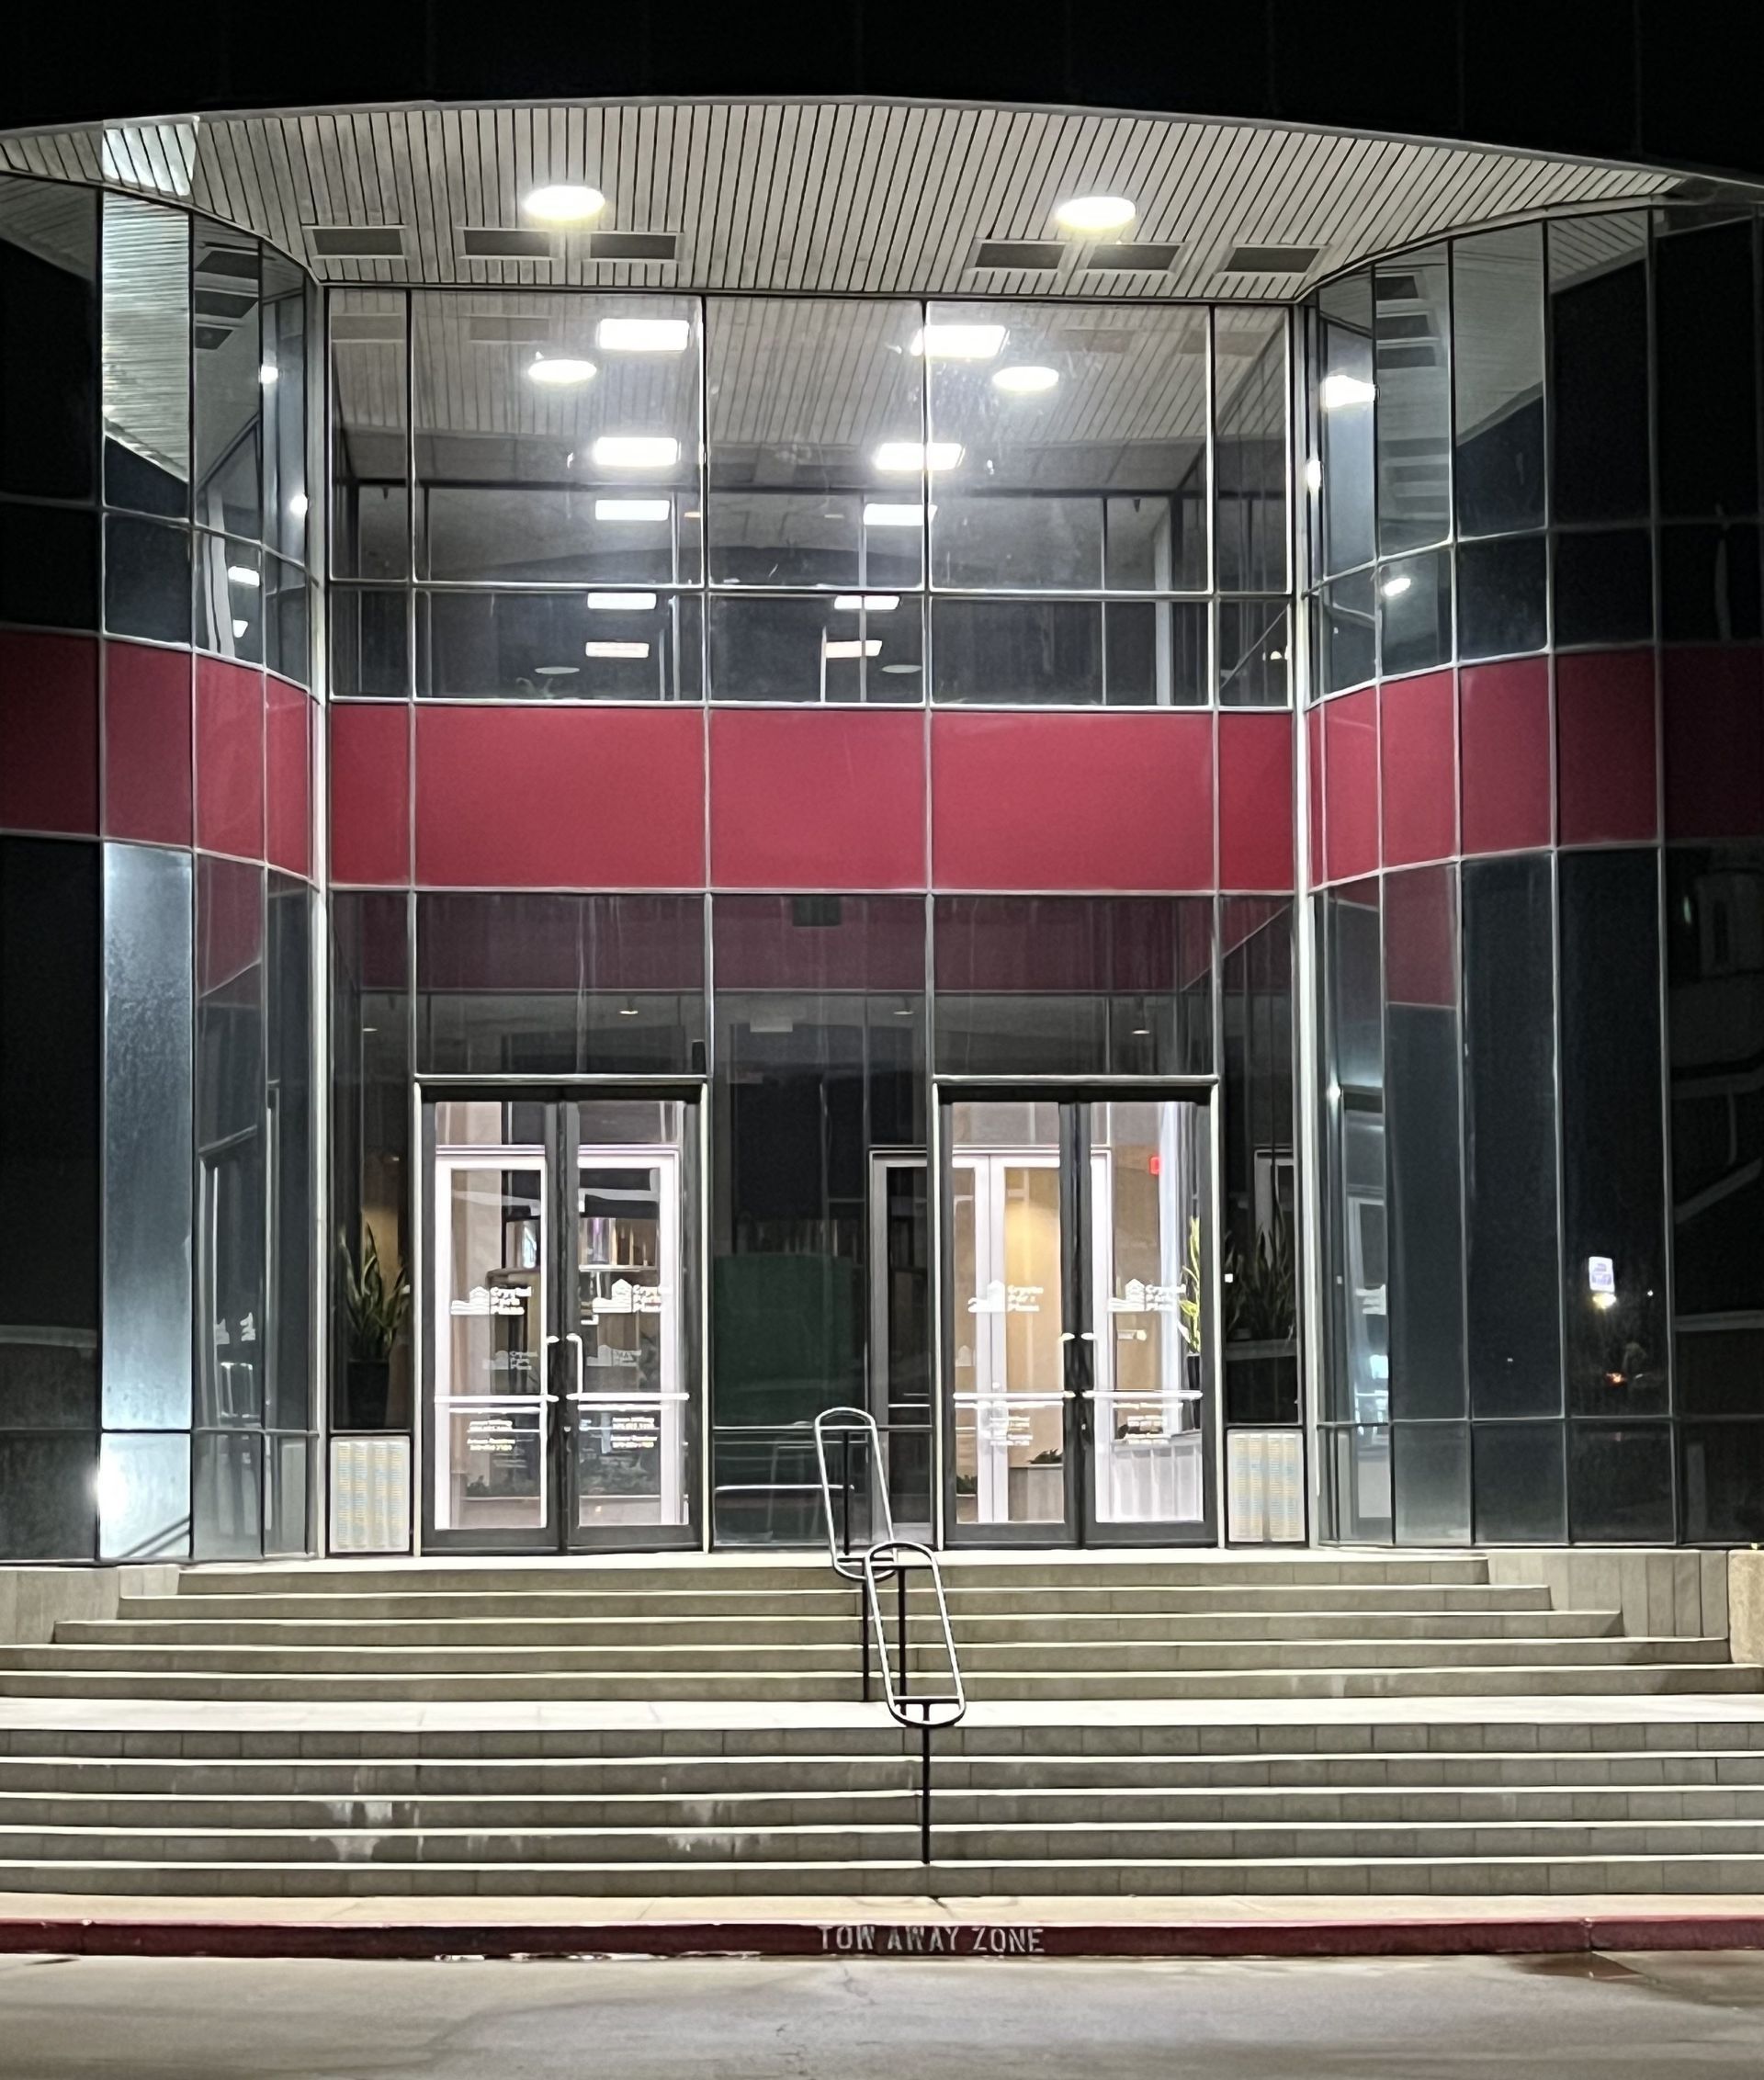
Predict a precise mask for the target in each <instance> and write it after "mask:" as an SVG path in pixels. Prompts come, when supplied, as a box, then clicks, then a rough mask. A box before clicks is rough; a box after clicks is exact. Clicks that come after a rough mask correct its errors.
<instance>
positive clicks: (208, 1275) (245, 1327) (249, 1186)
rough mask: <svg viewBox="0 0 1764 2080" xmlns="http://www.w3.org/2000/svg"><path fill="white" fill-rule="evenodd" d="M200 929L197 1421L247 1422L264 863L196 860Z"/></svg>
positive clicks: (260, 1119) (258, 1211)
mask: <svg viewBox="0 0 1764 2080" xmlns="http://www.w3.org/2000/svg"><path fill="white" fill-rule="evenodd" d="M196 930H197V957H196V987H197V1000H196V1129H197V1154H198V1160H197V1179H198V1193H197V1271H198V1279H197V1306H198V1333H197V1351H198V1382H197V1410H198V1413H197V1419H198V1422H199V1423H203V1424H217V1425H255V1424H257V1423H259V1422H261V1421H262V1418H263V1376H264V1350H265V1321H264V1301H265V1284H264V1282H265V1232H264V1216H265V1182H266V1179H265V1154H264V1118H265V1097H264V876H263V870H262V869H261V868H260V867H255V866H249V865H244V864H243V862H240V861H236V860H223V859H216V858H212V857H209V856H208V855H206V854H205V855H204V856H202V857H201V858H200V859H198V863H197V883H196ZM201 1498H202V1497H201V1461H200V1458H199V1456H198V1506H199V1504H200V1502H201Z"/></svg>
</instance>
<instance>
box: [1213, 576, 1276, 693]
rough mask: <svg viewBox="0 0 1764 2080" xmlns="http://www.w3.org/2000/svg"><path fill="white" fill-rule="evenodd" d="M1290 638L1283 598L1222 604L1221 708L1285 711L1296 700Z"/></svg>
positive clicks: (1225, 600) (1220, 623)
mask: <svg viewBox="0 0 1764 2080" xmlns="http://www.w3.org/2000/svg"><path fill="white" fill-rule="evenodd" d="M1292 654H1293V651H1292V634H1291V629H1290V623H1289V610H1288V608H1287V605H1286V602H1285V601H1284V600H1272V599H1240V600H1239V599H1224V600H1221V601H1220V602H1219V706H1220V707H1287V706H1288V705H1289V704H1290V703H1291V700H1292V697H1293V696H1292Z"/></svg>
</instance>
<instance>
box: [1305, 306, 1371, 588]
mask: <svg viewBox="0 0 1764 2080" xmlns="http://www.w3.org/2000/svg"><path fill="white" fill-rule="evenodd" d="M1323 303H1324V315H1323V318H1322V320H1321V322H1320V326H1319V330H1320V333H1321V339H1320V342H1319V345H1320V350H1321V356H1322V364H1323V374H1322V378H1321V380H1320V381H1319V382H1318V384H1317V398H1316V409H1317V447H1318V461H1319V463H1320V465H1321V468H1322V472H1323V481H1322V492H1321V512H1322V526H1323V568H1324V570H1325V571H1351V570H1352V569H1353V568H1354V567H1355V565H1357V564H1361V563H1370V562H1371V561H1372V558H1373V548H1374V528H1373V510H1374V508H1373V401H1374V398H1375V397H1376V395H1377V385H1376V382H1375V380H1374V374H1373V343H1372V277H1371V275H1370V273H1365V274H1361V275H1353V276H1350V277H1348V278H1347V279H1346V280H1344V281H1340V282H1336V283H1334V284H1332V285H1331V287H1330V289H1329V293H1328V295H1327V297H1326V298H1325V299H1324V300H1323Z"/></svg>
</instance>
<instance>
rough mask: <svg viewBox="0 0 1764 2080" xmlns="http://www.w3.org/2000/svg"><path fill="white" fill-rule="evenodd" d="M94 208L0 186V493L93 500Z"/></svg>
mask: <svg viewBox="0 0 1764 2080" xmlns="http://www.w3.org/2000/svg"><path fill="white" fill-rule="evenodd" d="M97 199H98V198H97V197H96V194H94V193H93V192H92V191H91V190H90V189H89V188H78V187H56V186H54V185H52V184H51V183H49V182H45V181H5V182H0V492H24V493H25V494H27V495H28V496H30V497H35V498H91V497H92V496H93V495H94V494H95V492H96V465H97V447H98V439H97V434H98V429H97V413H96V404H97V394H98V380H97V378H98V296H97V242H98V210H97ZM83 625H84V626H85V627H90V626H91V624H90V623H89V622H87V623H85V624H83Z"/></svg>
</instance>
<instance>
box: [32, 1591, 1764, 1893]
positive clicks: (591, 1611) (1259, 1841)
mask: <svg viewBox="0 0 1764 2080" xmlns="http://www.w3.org/2000/svg"><path fill="white" fill-rule="evenodd" d="M946 1578H947V1582H948V1585H949V1591H950V1601H951V1606H952V1611H953V1615H954V1620H955V1624H956V1632H957V1635H958V1639H959V1642H960V1645H961V1652H962V1658H963V1664H964V1668H965V1671H966V1674H967V1681H968V1687H969V1690H970V1693H971V1694H972V1695H973V1696H974V1697H975V1698H976V1699H977V1700H978V1701H979V1702H978V1703H977V1706H976V1709H975V1712H974V1713H973V1714H972V1715H971V1716H970V1718H969V1720H968V1721H967V1723H966V1724H964V1725H962V1726H961V1727H959V1728H957V1729H956V1730H955V1731H954V1732H953V1733H949V1734H944V1735H940V1736H939V1741H938V1747H937V1774H936V1782H937V1792H936V1798H935V1803H934V1826H935V1835H934V1844H933V1848H934V1856H935V1861H934V1862H933V1865H932V1866H931V1867H930V1868H929V1869H927V1868H926V1867H925V1866H923V1865H922V1863H920V1861H919V1860H918V1846H919V1838H918V1807H917V1757H916V1750H915V1748H914V1747H913V1744H912V1743H911V1741H910V1738H909V1736H905V1735H902V1734H901V1733H900V1732H899V1730H898V1729H897V1728H896V1727H894V1726H893V1725H892V1724H890V1723H889V1722H888V1720H887V1719H886V1717H885V1716H884V1715H883V1713H882V1710H881V1707H880V1706H879V1705H876V1706H872V1707H870V1708H869V1709H868V1712H867V1713H865V1712H862V1711H859V1710H857V1709H856V1708H855V1700H856V1697H857V1667H858V1648H857V1632H856V1623H855V1609H854V1600H853V1592H852V1590H851V1589H850V1588H844V1587H842V1586H840V1585H838V1584H837V1583H835V1582H833V1581H832V1579H831V1577H830V1575H829V1574H828V1572H827V1570H826V1568H825V1566H824V1565H820V1566H817V1565H814V1564H812V1563H796V1562H792V1561H785V1562H778V1563H765V1562H757V1561H756V1562H741V1561H734V1562H724V1561H690V1562H686V1563H684V1564H669V1563H666V1562H662V1561H656V1562H652V1563H638V1564H621V1565H617V1566H612V1565H593V1564H587V1563H584V1564H582V1565H581V1566H559V1565H550V1566H526V1567H523V1566H515V1565H508V1564H502V1563H498V1564H495V1565H486V1566H476V1567H474V1566H448V1565H445V1564H444V1565H436V1566H380V1565H366V1566H306V1567H302V1566H268V1567H263V1568H252V1569H231V1568H203V1569H192V1570H187V1571H185V1572H184V1573H183V1574H182V1575H181V1576H180V1577H178V1589H177V1593H176V1594H175V1595H173V1596H162V1597H151V1598H140V1599H136V1600H130V1601H128V1602H126V1603H125V1604H124V1606H123V1608H122V1611H121V1613H120V1615H119V1617H118V1618H117V1619H115V1620H113V1621H107V1622H97V1621H81V1622H63V1623H62V1625H61V1626H60V1627H58V1629H57V1634H56V1637H55V1639H54V1641H53V1643H52V1644H51V1645H47V1646H38V1647H33V1646H11V1647H6V1648H4V1649H0V1699H11V1700H16V1701H17V1702H16V1703H14V1704H12V1705H11V1706H10V1708H7V1707H6V1705H5V1704H4V1703H0V1891H11V1892H14V1893H22V1892H45V1893H48V1892H58V1893H127V1894H132V1893H180V1894H189V1895H204V1894H220V1893H240V1894H269V1895H282V1894H316V1895H348V1894H366V1895H384V1894H431V1895H434V1894H451V1895H458V1894H462V1893H464V1894H472V1893H502V1894H515V1895H518V1894H565V1895H570V1894H573V1895H577V1896H591V1895H592V1896H608V1897H633V1898H639V1897H643V1896H658V1895H668V1894H673V1895H705V1894H765V1893H770V1894H776V1895H788V1896H797V1897H800V1896H804V1895H809V1896H813V1895H817V1894H820V1895H831V1894H840V1895H850V1894H882V1893H903V1894H910V1893H938V1894H942V1895H946V1896H974V1897H984V1896H990V1895H999V1894H1015V1895H1031V1894H1042V1893H1048V1894H1052V1893H1091V1894H1094V1893H1114V1894H1119V1893H1137V1894H1149V1895H1172V1894H1184V1893H1186V1894H1201V1893H1211V1894H1218V1893H1306V1892H1311V1893H1365V1892H1385V1893H1428V1892H1434V1893H1508V1894H1515V1893H1550V1892H1552V1891H1555V1892H1557V1893H1562V1892H1580V1893H1600V1892H1643V1891H1663V1890H1664V1891H1674V1892H1698V1891H1706V1892H1757V1891H1764V1697H1759V1698H1758V1708H1757V1710H1756V1711H1755V1712H1754V1711H1751V1710H1748V1709H1747V1702H1746V1700H1747V1697H1748V1696H1757V1695H1758V1692H1759V1690H1760V1684H1761V1681H1764V1671H1760V1670H1759V1669H1758V1668H1756V1667H1737V1666H1736V1665H1735V1664H1734V1663H1733V1662H1732V1661H1731V1660H1730V1659H1729V1658H1728V1657H1727V1647H1726V1643H1725V1641H1724V1640H1721V1639H1707V1640H1701V1639H1643V1638H1634V1637H1629V1636H1626V1635H1625V1634H1624V1633H1623V1630H1622V1627H1621V1623H1620V1621H1619V1619H1618V1617H1617V1616H1616V1614H1615V1613H1613V1612H1610V1611H1566V1610H1555V1609H1553V1608H1552V1607H1551V1600H1550V1597H1549V1595H1548V1593H1547V1592H1546V1591H1545V1590H1544V1589H1543V1588H1537V1587H1526V1586H1523V1585H1519V1586H1508V1585H1500V1586H1498V1585H1494V1584H1491V1583H1490V1582H1489V1580H1488V1578H1487V1566H1486V1563H1485V1562H1484V1561H1483V1560H1481V1559H1480V1558H1479V1557H1477V1556H1476V1555H1472V1554H1464V1555H1457V1556H1453V1557H1447V1558H1440V1557H1433V1556H1429V1555H1419V1556H1408V1555H1402V1556H1397V1555H1389V1556H1378V1557H1360V1556H1355V1555H1336V1554H1329V1555H1317V1556H1315V1557H1313V1556H1311V1555H1309V1554H1301V1555H1288V1556H1284V1557H1281V1558H1268V1559H1262V1558H1259V1557H1250V1556H1241V1557H1240V1556H1238V1555H1229V1554H1227V1555H1220V1556H1217V1557H1200V1558H1190V1559H1181V1558H1172V1559H1148V1558H1143V1557H1139V1556H1135V1557H1132V1558H1129V1559H1118V1560H1117V1559H1114V1558H1098V1559H1095V1560H1083V1559H1043V1558H1039V1557H1037V1558H1035V1559H1033V1560H1012V1561H1001V1562H998V1563H989V1562H984V1561H976V1560H969V1559H956V1560H952V1561H951V1562H950V1564H949V1566H948V1568H947V1574H946ZM1668 1695H1669V1696H1672V1697H1681V1698H1683V1699H1685V1700H1686V1701H1684V1702H1680V1703H1677V1704H1673V1705H1670V1706H1669V1708H1668V1705H1667V1704H1665V1703H1664V1702H1662V1704H1661V1705H1660V1706H1659V1707H1658V1708H1657V1709H1651V1708H1650V1703H1649V1700H1650V1699H1661V1700H1665V1699H1666V1698H1668ZM1577 1698H1579V1699H1581V1700H1583V1701H1584V1702H1583V1703H1582V1704H1581V1705H1580V1706H1578V1707H1577V1705H1576V1703H1575V1700H1576V1699H1577ZM1361 1699H1363V1700H1366V1701H1367V1702H1366V1704H1365V1706H1364V1708H1363V1712H1361V1713H1358V1714H1355V1713H1353V1712H1351V1710H1348V1711H1344V1709H1343V1707H1342V1705H1341V1704H1340V1703H1339V1702H1337V1703H1333V1704H1326V1703H1320V1702H1318V1701H1323V1700H1334V1701H1341V1700H1361ZM1692 1699H1696V1700H1706V1703H1704V1704H1702V1705H1701V1706H1699V1704H1697V1703H1695V1702H1691V1700H1692ZM30 1700H38V1701H44V1700H51V1701H52V1700H60V1701H62V1702H61V1703H59V1704H54V1703H49V1702H40V1703H38V1704H36V1705H32V1704H30V1703H28V1701H30ZM522 1701H526V1702H525V1703H523V1702H522ZM1135 1701H1144V1702H1143V1704H1142V1705H1141V1706H1140V1708H1139V1709H1137V1710H1136V1709H1135V1708H1134V1705H1135ZM473 1704H478V1705H481V1706H482V1707H483V1708H484V1709H483V1710H481V1711H473V1710H472V1709H471V1707H472V1705H473ZM644 1705H654V1706H656V1707H657V1710H656V1712H655V1713H654V1714H653V1717H652V1718H651V1716H650V1714H649V1713H645V1712H643V1711H642V1710H641V1709H640V1707H642V1706H644ZM230 1706H237V1707H238V1709H236V1710H229V1707H230ZM429 1707H432V1708H433V1709H425V1708H429ZM634 1725H635V1728H636V1730H633V1727H634Z"/></svg>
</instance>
